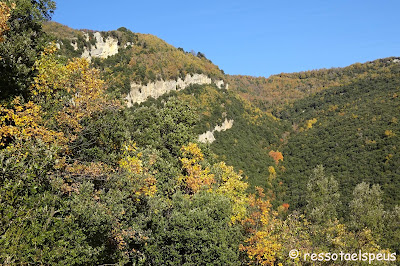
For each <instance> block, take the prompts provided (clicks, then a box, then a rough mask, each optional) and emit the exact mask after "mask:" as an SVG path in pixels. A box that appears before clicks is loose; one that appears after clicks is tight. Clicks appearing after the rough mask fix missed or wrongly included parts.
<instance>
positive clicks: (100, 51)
mask: <svg viewBox="0 0 400 266" xmlns="http://www.w3.org/2000/svg"><path fill="white" fill-rule="evenodd" d="M85 36H86V40H87V41H89V34H87V33H86V34H85ZM94 39H95V45H92V46H91V47H90V48H89V49H88V48H87V47H84V51H83V54H82V57H83V58H88V59H90V58H92V57H100V58H107V57H109V56H112V55H115V54H117V53H118V40H117V39H114V38H112V37H111V36H109V37H107V38H106V39H104V38H103V36H101V33H100V32H95V33H94Z"/></svg>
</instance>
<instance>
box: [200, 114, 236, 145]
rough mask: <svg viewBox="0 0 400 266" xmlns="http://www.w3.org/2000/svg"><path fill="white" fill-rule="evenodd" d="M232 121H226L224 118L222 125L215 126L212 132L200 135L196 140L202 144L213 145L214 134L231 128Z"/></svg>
mask: <svg viewBox="0 0 400 266" xmlns="http://www.w3.org/2000/svg"><path fill="white" fill-rule="evenodd" d="M233 121H234V120H233V119H231V120H228V119H227V118H225V121H224V122H222V125H220V126H219V125H217V126H216V127H215V128H214V129H213V130H212V131H207V132H205V133H203V134H201V135H200V136H199V138H198V140H199V141H200V142H202V143H213V142H214V141H215V137H214V132H215V131H218V132H221V131H225V130H228V129H230V128H232V126H233Z"/></svg>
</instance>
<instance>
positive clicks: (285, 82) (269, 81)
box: [227, 57, 400, 110]
mask: <svg viewBox="0 0 400 266" xmlns="http://www.w3.org/2000/svg"><path fill="white" fill-rule="evenodd" d="M398 60H400V59H399V58H396V57H391V58H384V59H378V60H375V61H371V62H366V63H363V64H361V63H355V64H353V65H350V66H348V67H344V68H331V69H319V70H311V71H302V72H298V73H281V74H278V75H272V76H270V77H269V78H264V77H252V76H241V75H228V76H227V77H228V83H229V84H230V86H231V88H232V89H233V90H234V91H236V92H237V93H238V94H239V95H240V96H241V97H242V98H244V99H247V100H249V101H250V102H252V103H253V104H255V105H257V107H259V108H261V109H263V110H273V109H274V110H280V109H281V108H282V107H283V106H284V105H285V104H287V103H291V102H294V101H295V100H298V99H301V98H304V97H306V96H308V95H310V94H312V93H315V92H318V91H321V90H324V89H326V88H329V87H334V86H339V85H343V84H347V83H350V82H352V81H354V80H357V79H361V78H364V77H366V76H368V75H373V76H377V75H380V74H383V72H384V71H385V67H387V66H389V65H390V64H392V62H396V61H398ZM370 77H371V76H370Z"/></svg>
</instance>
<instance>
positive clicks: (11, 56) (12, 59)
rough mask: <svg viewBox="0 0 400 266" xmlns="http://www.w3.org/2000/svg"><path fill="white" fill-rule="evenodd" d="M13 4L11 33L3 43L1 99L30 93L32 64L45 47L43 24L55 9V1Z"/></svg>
mask: <svg viewBox="0 0 400 266" xmlns="http://www.w3.org/2000/svg"><path fill="white" fill-rule="evenodd" d="M2 2H6V3H8V2H10V1H5V0H3V1H2ZM14 2H15V8H14V9H13V10H12V12H11V16H10V17H9V19H8V30H7V31H6V32H5V33H4V35H3V38H4V41H3V42H1V43H0V54H1V58H0V100H2V99H7V98H9V97H12V96H14V95H26V94H27V93H28V91H27V88H28V87H29V84H30V82H31V81H32V78H33V75H34V70H33V65H34V63H35V61H36V60H37V59H38V56H39V54H40V52H41V51H42V50H43V48H44V46H45V45H46V37H45V33H44V32H43V31H42V24H41V23H42V22H43V21H44V20H48V19H50V17H51V14H52V13H53V11H54V9H55V3H54V1H52V0H16V1H14Z"/></svg>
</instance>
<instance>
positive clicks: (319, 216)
mask: <svg viewBox="0 0 400 266" xmlns="http://www.w3.org/2000/svg"><path fill="white" fill-rule="evenodd" d="M339 197H340V194H339V189H338V182H337V181H336V180H335V179H334V178H333V176H330V177H328V176H326V175H325V172H324V167H323V166H322V165H318V166H317V167H316V168H314V170H313V172H312V174H311V176H310V178H309V180H308V184H307V206H306V211H307V215H308V217H309V219H310V220H311V221H313V222H314V223H316V224H323V223H325V222H327V221H329V220H334V219H335V218H337V208H338V206H339V204H340V201H339Z"/></svg>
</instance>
